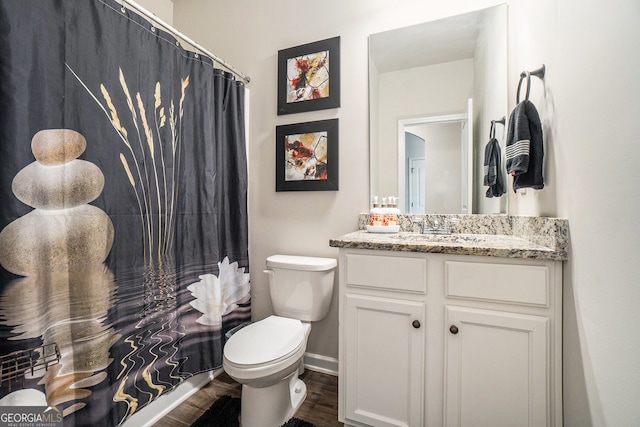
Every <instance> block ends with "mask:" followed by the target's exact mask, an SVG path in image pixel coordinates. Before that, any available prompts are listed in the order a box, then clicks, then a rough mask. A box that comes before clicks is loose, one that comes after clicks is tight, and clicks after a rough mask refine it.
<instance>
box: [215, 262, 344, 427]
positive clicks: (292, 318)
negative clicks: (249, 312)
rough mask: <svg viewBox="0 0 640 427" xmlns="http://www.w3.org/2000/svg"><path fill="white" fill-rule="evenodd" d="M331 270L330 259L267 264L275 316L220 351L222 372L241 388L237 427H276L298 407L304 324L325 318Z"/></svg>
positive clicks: (237, 336) (302, 390)
mask: <svg viewBox="0 0 640 427" xmlns="http://www.w3.org/2000/svg"><path fill="white" fill-rule="evenodd" d="M336 265H337V263H336V260H335V259H332V258H310V257H299V256H289V255H274V256H271V257H269V258H267V268H268V270H266V271H265V272H266V273H267V274H268V276H269V287H270V294H271V298H272V301H273V306H274V311H275V315H272V316H269V317H267V318H265V319H263V320H260V321H258V322H255V323H251V324H249V325H247V326H245V327H243V328H242V329H240V330H238V331H237V332H236V333H234V334H233V335H231V337H230V338H229V339H228V340H227V342H226V344H225V347H224V357H223V363H222V365H223V367H224V370H225V372H226V373H227V374H228V375H229V376H230V377H231V378H233V379H235V380H236V381H238V382H239V383H241V384H242V398H241V410H240V425H241V426H242V427H278V426H281V425H282V424H284V423H285V422H286V421H287V420H288V419H290V418H291V417H292V416H293V415H294V414H295V412H296V411H297V410H298V408H299V407H300V405H302V402H303V401H304V399H305V397H306V394H307V388H306V385H305V384H304V382H303V381H302V380H300V379H299V378H298V375H299V373H301V372H302V370H303V357H304V353H305V351H306V348H307V338H308V337H309V333H310V331H311V323H309V322H311V321H316V320H320V319H322V318H324V317H325V316H326V314H327V311H328V309H329V305H330V300H331V295H332V292H333V278H334V276H333V273H334V269H335V267H336Z"/></svg>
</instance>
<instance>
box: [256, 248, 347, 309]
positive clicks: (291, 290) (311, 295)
mask: <svg viewBox="0 0 640 427" xmlns="http://www.w3.org/2000/svg"><path fill="white" fill-rule="evenodd" d="M337 265H338V263H337V261H336V260H335V259H333V258H316V257H304V256H294V255H272V256H270V257H268V258H267V270H265V273H266V274H267V275H268V276H269V293H270V294H271V302H272V304H273V310H274V312H275V314H276V315H278V316H283V317H290V318H292V319H299V320H302V321H307V322H313V321H316V320H321V319H323V318H324V317H325V316H326V315H327V312H328V311H329V306H330V305H331V296H332V295H333V278H334V273H335V268H336V266H337Z"/></svg>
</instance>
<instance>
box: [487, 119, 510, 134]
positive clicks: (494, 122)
mask: <svg viewBox="0 0 640 427" xmlns="http://www.w3.org/2000/svg"><path fill="white" fill-rule="evenodd" d="M506 122H507V118H506V117H505V116H502V118H501V119H500V120H491V129H490V130H489V139H494V138H495V137H496V127H495V126H496V123H500V124H501V125H502V126H505V123H506Z"/></svg>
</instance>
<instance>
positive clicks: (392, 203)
mask: <svg viewBox="0 0 640 427" xmlns="http://www.w3.org/2000/svg"><path fill="white" fill-rule="evenodd" d="M387 211H388V212H387V215H388V218H389V220H388V223H389V225H390V226H396V225H398V214H399V213H400V209H398V198H397V197H394V196H389V207H388V208H387Z"/></svg>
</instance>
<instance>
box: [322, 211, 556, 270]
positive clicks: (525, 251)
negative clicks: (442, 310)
mask: <svg viewBox="0 0 640 427" xmlns="http://www.w3.org/2000/svg"><path fill="white" fill-rule="evenodd" d="M505 218H506V221H505ZM479 219H480V220H483V221H484V222H486V218H484V219H482V218H479ZM477 221H478V218H476V217H473V218H471V216H469V218H467V219H466V220H465V218H463V221H462V223H463V225H465V227H460V226H458V229H453V230H452V231H453V232H452V233H451V234H444V235H443V234H420V233H418V232H415V230H412V231H408V230H407V229H408V228H409V227H408V226H407V227H404V226H403V227H401V231H400V232H398V233H370V232H368V231H366V230H363V229H360V230H358V231H355V232H353V233H349V234H345V235H343V236H340V237H337V238H334V239H330V240H329V246H331V247H334V248H350V249H369V250H380V251H399V252H426V253H439V254H451V255H476V256H493V257H503V258H524V259H540V260H554V261H566V260H567V251H566V246H567V240H568V226H567V224H566V220H558V219H555V218H552V219H544V220H543V221H542V222H541V221H540V220H539V219H535V218H534V219H531V220H529V219H528V218H526V217H517V218H513V219H511V218H509V217H502V218H501V219H500V221H501V222H502V223H503V224H504V223H506V224H507V226H506V227H504V226H501V228H500V230H495V229H494V228H491V227H489V228H487V227H486V226H485V225H484V224H482V226H478V225H477V224H476V223H477ZM523 223H524V224H525V226H524V227H523ZM512 230H516V231H517V232H518V234H519V235H518V234H514V233H513V232H512ZM519 230H524V231H519ZM496 231H498V232H496Z"/></svg>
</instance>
